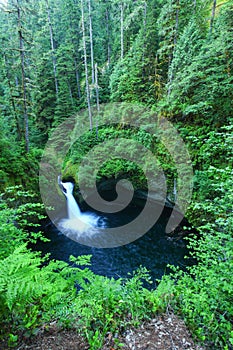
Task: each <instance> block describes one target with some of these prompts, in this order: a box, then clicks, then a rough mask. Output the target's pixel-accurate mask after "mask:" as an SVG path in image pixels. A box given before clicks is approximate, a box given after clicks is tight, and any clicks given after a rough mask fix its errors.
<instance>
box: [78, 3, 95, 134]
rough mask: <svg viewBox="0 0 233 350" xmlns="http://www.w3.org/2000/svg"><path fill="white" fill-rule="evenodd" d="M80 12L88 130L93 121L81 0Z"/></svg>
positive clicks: (91, 126)
mask: <svg viewBox="0 0 233 350" xmlns="http://www.w3.org/2000/svg"><path fill="white" fill-rule="evenodd" d="M81 14H82V18H81V22H82V35H83V54H84V66H85V81H86V96H87V106H88V115H89V122H90V130H92V128H93V123H92V113H91V100H90V87H89V82H88V67H87V49H86V36H85V23H84V7H83V0H81Z"/></svg>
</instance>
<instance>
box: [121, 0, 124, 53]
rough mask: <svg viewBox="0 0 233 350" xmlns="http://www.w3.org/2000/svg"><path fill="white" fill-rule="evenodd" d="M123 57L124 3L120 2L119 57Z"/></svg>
mask: <svg viewBox="0 0 233 350" xmlns="http://www.w3.org/2000/svg"><path fill="white" fill-rule="evenodd" d="M123 58H124V4H123V2H121V59H123Z"/></svg>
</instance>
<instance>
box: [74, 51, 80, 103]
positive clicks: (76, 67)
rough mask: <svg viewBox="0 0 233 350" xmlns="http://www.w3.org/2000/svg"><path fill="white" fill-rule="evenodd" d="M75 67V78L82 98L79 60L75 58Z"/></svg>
mask: <svg viewBox="0 0 233 350" xmlns="http://www.w3.org/2000/svg"><path fill="white" fill-rule="evenodd" d="M74 67H75V77H76V84H77V88H78V98H79V99H80V98H81V88H80V78H79V70H78V62H77V58H76V57H75V58H74Z"/></svg>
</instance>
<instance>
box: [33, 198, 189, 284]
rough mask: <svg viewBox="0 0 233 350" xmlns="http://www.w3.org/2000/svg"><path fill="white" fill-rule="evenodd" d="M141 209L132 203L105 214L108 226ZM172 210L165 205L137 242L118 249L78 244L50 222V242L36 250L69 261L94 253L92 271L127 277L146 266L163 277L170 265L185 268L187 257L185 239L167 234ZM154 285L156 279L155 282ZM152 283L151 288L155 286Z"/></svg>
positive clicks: (118, 223)
mask: <svg viewBox="0 0 233 350" xmlns="http://www.w3.org/2000/svg"><path fill="white" fill-rule="evenodd" d="M140 210H141V209H140V208H139V207H137V206H135V205H130V206H128V207H127V208H126V209H124V210H123V211H122V212H120V213H118V214H108V215H105V222H107V225H108V226H109V227H114V226H121V225H123V224H124V223H126V222H129V221H130V220H133V219H134V218H135V216H136V215H138V213H139V212H140ZM170 213H171V209H169V208H165V209H164V210H163V213H162V214H161V216H160V218H159V220H158V222H157V223H156V224H155V225H154V226H153V227H152V229H150V231H149V232H147V233H146V234H145V235H144V236H142V237H141V238H139V239H137V240H136V241H134V242H132V243H130V244H127V245H124V246H121V247H117V248H102V249H101V248H92V247H88V246H86V245H82V244H79V243H77V242H75V241H73V240H71V239H69V238H67V237H66V236H64V235H63V234H61V233H60V232H59V231H58V229H57V228H56V227H55V226H54V225H53V224H52V223H51V224H49V225H47V226H46V227H45V228H44V233H45V236H46V237H47V238H49V239H50V242H48V243H42V242H40V243H38V244H37V245H36V250H41V251H42V252H43V253H51V258H53V259H57V260H63V261H66V262H68V261H69V256H70V255H73V256H75V257H77V256H79V255H86V254H91V255H92V259H91V262H92V266H91V270H92V271H93V272H95V273H97V274H100V275H104V276H108V277H114V278H118V277H127V276H128V273H132V272H133V271H135V270H137V269H138V268H139V267H140V266H144V267H146V268H147V269H148V270H149V271H150V275H151V277H152V278H153V280H154V281H155V279H160V278H161V277H162V276H163V275H164V274H165V273H167V272H169V269H168V268H167V264H173V265H176V266H182V267H185V266H186V265H187V260H186V259H184V256H185V255H187V253H188V251H187V248H186V247H185V245H184V244H183V242H179V243H174V242H173V241H171V240H169V239H168V238H167V237H166V235H165V233H164V232H165V226H166V222H167V220H168V218H169V215H170ZM153 286H155V282H154V285H153ZM153 286H152V287H153Z"/></svg>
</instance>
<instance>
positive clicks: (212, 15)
mask: <svg viewBox="0 0 233 350" xmlns="http://www.w3.org/2000/svg"><path fill="white" fill-rule="evenodd" d="M216 5H217V0H213V5H212V14H211V19H210V35H211V34H212V31H213V25H214V17H215V10H216Z"/></svg>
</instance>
